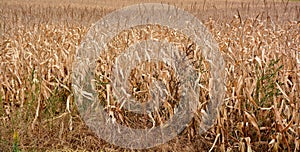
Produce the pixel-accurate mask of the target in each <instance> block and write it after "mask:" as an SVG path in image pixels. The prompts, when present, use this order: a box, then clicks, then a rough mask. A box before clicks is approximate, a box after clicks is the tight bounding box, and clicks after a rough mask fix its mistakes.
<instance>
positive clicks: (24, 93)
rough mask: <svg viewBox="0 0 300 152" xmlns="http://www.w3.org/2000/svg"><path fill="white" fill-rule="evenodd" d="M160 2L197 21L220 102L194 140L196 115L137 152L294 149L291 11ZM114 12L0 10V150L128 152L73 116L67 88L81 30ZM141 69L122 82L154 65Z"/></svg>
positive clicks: (296, 68) (298, 113) (291, 6)
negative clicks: (209, 43) (219, 62)
mask: <svg viewBox="0 0 300 152" xmlns="http://www.w3.org/2000/svg"><path fill="white" fill-rule="evenodd" d="M167 2H168V3H170V4H175V5H177V6H178V7H181V8H182V9H185V10H186V11H188V12H190V13H191V14H193V15H195V16H196V17H198V18H199V19H200V20H201V21H202V22H203V24H204V25H205V26H206V28H207V29H208V30H209V31H210V32H211V33H212V35H213V37H214V39H215V40H216V41H217V43H218V45H219V49H220V50H219V51H220V52H221V54H222V56H223V58H224V60H225V62H226V69H225V72H226V73H225V74H226V83H225V85H226V94H225V98H224V101H223V102H224V103H223V104H222V105H221V108H220V109H219V110H218V114H217V119H216V122H214V125H213V126H212V127H211V128H210V129H209V130H208V131H207V132H206V133H204V134H199V132H198V130H199V128H198V126H199V124H200V123H201V120H200V118H201V117H200V116H196V117H195V118H193V120H192V121H191V122H190V123H189V125H188V126H187V128H186V129H184V131H183V132H181V133H180V134H179V135H178V136H177V137H176V138H175V139H173V140H171V141H169V142H167V143H165V144H163V145H159V146H157V147H154V148H150V149H146V150H143V151H210V150H211V151H241V152H245V151H248V152H249V151H295V152H296V151H299V150H300V47H299V46H300V45H299V44H300V3H299V2H294V1H290V2H289V1H280V2H277V1H272V2H271V1H263V2H257V3H256V2H255V1H249V2H239V1H234V0H232V1H226V2H223V1H222V4H220V3H218V2H215V3H214V2H208V1H202V2H197V3H196V2H191V1H187V4H185V3H184V4H182V3H180V2H179V1H175V0H173V1H167ZM78 3H79V2H78ZM95 3H96V2H95ZM130 3H137V2H134V1H132V2H130ZM119 5H120V4H119ZM118 7H120V6H116V7H115V8H114V7H107V6H105V7H101V6H81V5H79V4H74V5H71V4H69V5H67V2H66V4H64V5H62V4H60V5H55V4H48V3H45V4H38V3H33V4H26V5H21V4H18V3H17V2H16V3H13V2H9V1H7V2H1V4H0V34H1V35H0V48H1V50H0V151H57V150H59V151H134V150H131V149H125V148H120V147H117V146H114V145H112V144H109V143H107V142H106V141H104V140H101V139H100V138H98V137H97V136H96V135H95V134H94V133H93V132H92V131H91V130H90V129H89V128H88V127H87V126H86V125H85V123H84V121H83V120H82V118H81V117H80V115H79V112H78V109H77V106H76V103H75V101H74V92H73V90H72V75H71V74H72V64H73V61H74V56H75V53H76V49H77V48H78V46H79V45H80V42H81V41H82V40H83V38H84V36H85V35H86V33H87V32H88V30H89V28H90V26H91V25H92V24H93V23H94V22H96V21H97V20H99V19H101V17H103V16H104V15H106V14H108V13H110V12H112V11H113V10H115V9H116V8H118ZM140 28H145V27H140ZM151 28H156V27H155V26H154V27H151ZM151 28H150V30H151ZM159 28H160V27H159ZM162 28H163V27H162ZM148 30H149V29H148ZM171 32H172V31H171ZM135 34H137V35H138V32H136V33H135ZM162 34H164V36H165V37H172V36H174V35H172V34H170V33H167V32H166V33H164V32H162ZM177 38H178V37H177ZM174 39H176V35H175V38H174ZM178 39H179V38H178ZM116 41H117V40H116ZM191 49H194V47H191ZM112 52H113V51H112ZM109 55H112V56H113V53H112V54H109ZM103 56H105V54H102V55H101V56H100V55H99V58H100V59H99V65H98V68H99V69H98V70H99V73H101V72H103V71H105V70H103V68H104V69H105V68H106V67H103V66H102V64H103V62H106V61H103V60H101V57H103ZM103 58H104V57H103ZM100 60H101V61H100ZM198 60H199V61H201V62H200V63H197V64H195V66H198V67H201V68H199V71H200V72H202V73H203V75H202V76H203V84H204V86H203V88H207V87H208V85H209V84H208V79H209V76H210V75H209V74H208V72H207V71H209V70H210V69H209V68H208V67H207V66H206V65H207V64H206V63H205V62H204V61H203V62H202V58H201V57H199V59H198ZM101 63H102V64H101ZM145 64H146V65H144V66H142V65H141V66H140V67H139V68H136V69H134V70H133V74H132V75H141V74H142V73H143V70H144V71H145V69H143V68H142V67H151V69H152V70H154V71H156V72H157V73H159V69H158V67H155V66H154V65H151V64H149V63H145ZM198 64H199V65H198ZM160 67H162V68H161V69H163V70H165V69H167V68H168V67H167V66H165V65H163V64H161V65H160ZM95 68H96V67H95ZM158 75H163V74H158ZM131 78H132V79H130V80H129V81H130V83H131V84H132V87H137V86H138V85H139V87H140V90H142V89H149V88H147V87H146V86H147V85H146V83H148V82H145V83H144V84H139V82H140V81H142V80H141V79H140V78H138V77H134V76H132V77H131ZM167 79H168V83H169V84H170V86H168V87H169V88H168V89H170V92H172V90H174V89H176V85H174V84H176V78H175V77H174V76H173V73H170V74H169V75H168V77H167ZM101 83H102V84H101V85H99V86H97V88H98V90H99V99H100V101H105V99H106V98H107V97H106V95H105V91H107V90H106V89H107V88H105V87H103V86H105V84H107V83H108V80H105V79H101ZM103 84H104V85H103ZM208 94H209V92H208V91H207V90H205V89H204V90H203V91H202V92H201V96H200V97H199V98H200V100H201V101H205V100H207V99H208ZM147 96H148V95H147V94H146V93H138V94H136V96H135V98H137V99H139V100H142V101H144V100H146V98H147ZM174 96H176V94H175V95H174ZM174 102H175V101H174ZM103 104H105V102H104V103H103ZM169 104H170V105H168V107H169V108H171V110H170V109H168V108H165V109H164V110H162V111H161V112H160V113H159V114H158V115H157V116H155V117H154V119H155V120H157V121H158V119H160V122H158V124H160V123H163V122H164V121H165V119H167V118H168V117H169V116H170V115H172V114H171V113H172V107H174V105H173V104H176V103H169ZM115 106H116V107H118V105H117V104H115ZM116 109H117V108H116ZM200 111H201V110H200V109H199V111H198V112H199V113H200ZM115 113H116V115H117V116H116V119H117V120H116V121H117V122H118V123H121V124H122V123H123V124H124V125H128V126H131V127H140V128H145V127H151V125H152V124H151V121H150V120H149V121H146V122H144V121H141V120H140V119H139V118H138V117H139V116H138V115H134V114H131V113H126V112H124V111H118V110H116V111H115ZM136 124H138V125H136Z"/></svg>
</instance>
